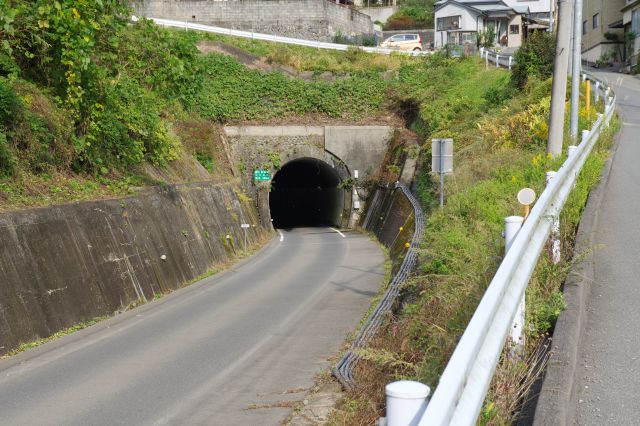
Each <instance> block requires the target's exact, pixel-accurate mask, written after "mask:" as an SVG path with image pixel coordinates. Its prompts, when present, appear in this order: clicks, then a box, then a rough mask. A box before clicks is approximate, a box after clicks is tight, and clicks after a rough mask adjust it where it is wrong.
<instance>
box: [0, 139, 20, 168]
mask: <svg viewBox="0 0 640 426" xmlns="http://www.w3.org/2000/svg"><path fill="white" fill-rule="evenodd" d="M15 164H16V157H15V155H14V154H13V151H12V150H11V147H10V146H9V142H8V141H7V136H6V135H5V134H4V132H3V131H2V130H0V176H10V175H11V174H12V173H13V169H14V168H15Z"/></svg>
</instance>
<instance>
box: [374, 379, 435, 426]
mask: <svg viewBox="0 0 640 426" xmlns="http://www.w3.org/2000/svg"><path fill="white" fill-rule="evenodd" d="M384 390H385V394H386V395H387V418H386V425H387V426H417V425H418V423H419V422H420V419H421V418H422V415H423V414H424V410H426V409H427V403H428V401H427V398H428V397H429V394H430V393H431V389H429V386H427V385H424V384H422V383H420V382H413V381H410V380H401V381H399V382H393V383H389V384H388V385H386V386H385V388H384Z"/></svg>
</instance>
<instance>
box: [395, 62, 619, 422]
mask: <svg viewBox="0 0 640 426" xmlns="http://www.w3.org/2000/svg"><path fill="white" fill-rule="evenodd" d="M583 78H588V79H590V80H592V81H593V82H595V87H596V99H597V98H598V97H599V95H600V93H598V91H601V94H602V96H603V98H604V103H605V111H604V115H603V114H599V117H598V120H597V121H596V122H595V124H594V125H593V127H592V128H591V130H590V131H589V130H585V131H583V133H582V140H581V143H580V145H579V146H577V147H570V149H569V156H568V158H567V160H566V161H565V162H564V164H563V165H562V167H561V168H560V170H558V172H557V173H556V174H555V175H554V177H553V178H552V179H551V180H550V182H549V183H548V185H547V187H546V189H545V190H544V192H543V193H542V194H541V196H540V198H539V200H538V201H537V202H536V203H535V205H534V207H533V209H532V211H531V214H530V215H529V216H528V217H527V219H526V221H525V222H524V225H522V228H520V230H519V231H518V233H517V235H516V237H515V239H513V240H512V242H511V246H510V248H509V250H508V251H507V253H506V255H505V257H504V260H503V261H502V263H501V264H500V266H499V268H498V271H497V272H496V274H495V276H494V278H493V280H492V281H491V283H490V285H489V287H488V288H487V290H486V292H485V294H484V296H483V297H482V300H481V301H480V304H479V305H478V307H477V309H476V311H475V313H474V314H473V317H472V318H471V321H470V322H469V325H468V326H467V328H466V330H465V331H464V333H463V335H462V337H461V339H460V341H459V342H458V345H457V347H456V349H455V351H454V353H453V355H452V356H451V359H450V360H449V363H448V364H447V366H446V368H445V370H444V372H443V374H442V376H441V377H440V381H439V383H438V386H437V388H436V390H435V392H434V394H433V397H432V398H431V399H430V400H428V399H425V398H424V397H422V401H423V404H422V405H420V404H416V403H415V399H417V398H418V395H419V394H420V392H422V389H420V388H416V386H415V385H416V384H417V383H416V382H396V384H397V383H406V384H407V387H406V388H405V389H406V391H408V394H407V392H405V393H404V394H403V397H404V398H403V399H405V400H406V404H407V405H405V407H406V408H405V409H404V410H399V409H398V408H397V404H398V401H397V399H398V398H397V394H398V392H397V387H396V388H391V385H394V383H392V384H390V385H388V388H387V400H388V401H389V400H391V402H392V404H393V406H394V409H393V412H394V413H395V412H400V411H405V415H404V417H403V419H399V417H396V418H394V416H393V415H392V413H391V412H390V411H389V410H388V411H387V418H386V419H385V420H386V424H387V425H388V426H407V425H411V426H415V425H420V426H426V425H428V426H443V425H475V424H476V421H477V418H478V415H479V413H480V410H481V409H482V404H483V402H484V400H485V397H486V394H487V391H488V389H489V385H490V384H491V379H492V377H493V374H494V372H495V369H496V366H497V364H498V361H499V359H500V355H501V353H502V351H503V348H504V347H505V341H506V339H507V335H508V334H509V331H510V329H511V328H512V326H513V324H514V321H515V318H516V312H517V310H518V307H519V305H520V303H521V300H523V297H524V294H525V289H526V288H527V285H528V283H529V280H530V279H531V275H532V274H533V270H534V268H535V266H536V264H537V262H538V258H539V257H540V254H541V252H542V250H543V248H544V246H545V244H546V242H547V240H548V239H549V236H550V233H551V230H552V226H553V224H554V222H555V221H557V220H558V217H559V214H560V212H561V211H562V208H563V206H564V203H565V201H566V200H567V197H568V196H569V193H570V192H571V190H572V189H573V187H574V185H575V182H576V180H577V177H578V174H579V173H580V170H581V169H582V166H583V165H584V163H585V161H586V159H587V157H588V156H589V154H590V153H591V150H592V148H593V146H594V145H595V143H596V141H597V140H598V138H599V137H600V133H601V130H602V128H603V126H608V125H609V122H610V120H611V117H612V115H613V112H614V109H615V103H616V98H615V95H613V96H612V95H611V91H610V89H609V88H608V87H607V86H606V84H604V83H603V82H602V81H600V80H597V79H595V78H593V77H591V76H588V75H586V74H583ZM412 385H413V388H412ZM423 386H424V385H423ZM424 387H425V388H426V386H424ZM411 389H416V391H415V392H416V394H415V396H414V395H411ZM427 392H428V391H427ZM388 405H389V403H388ZM412 407H413V408H412ZM407 410H415V411H413V415H412V416H410V418H411V419H412V420H411V421H410V422H407V421H406V419H407V416H406V414H407V413H406V411H407ZM396 419H399V420H398V421H396Z"/></svg>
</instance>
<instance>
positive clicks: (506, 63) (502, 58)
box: [480, 47, 516, 69]
mask: <svg viewBox="0 0 640 426" xmlns="http://www.w3.org/2000/svg"><path fill="white" fill-rule="evenodd" d="M490 58H491V59H490ZM480 59H484V60H485V61H486V64H487V68H489V61H491V62H493V63H494V64H496V68H499V67H501V66H503V67H505V68H507V69H511V66H512V65H513V64H515V62H516V61H514V59H513V56H512V55H507V54H504V55H501V54H500V53H498V52H494V51H493V50H489V49H485V48H484V47H481V48H480Z"/></svg>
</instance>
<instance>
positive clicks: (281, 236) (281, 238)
mask: <svg viewBox="0 0 640 426" xmlns="http://www.w3.org/2000/svg"><path fill="white" fill-rule="evenodd" d="M277 231H278V234H280V242H283V241H284V234H283V233H282V231H281V230H279V229H277Z"/></svg>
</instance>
